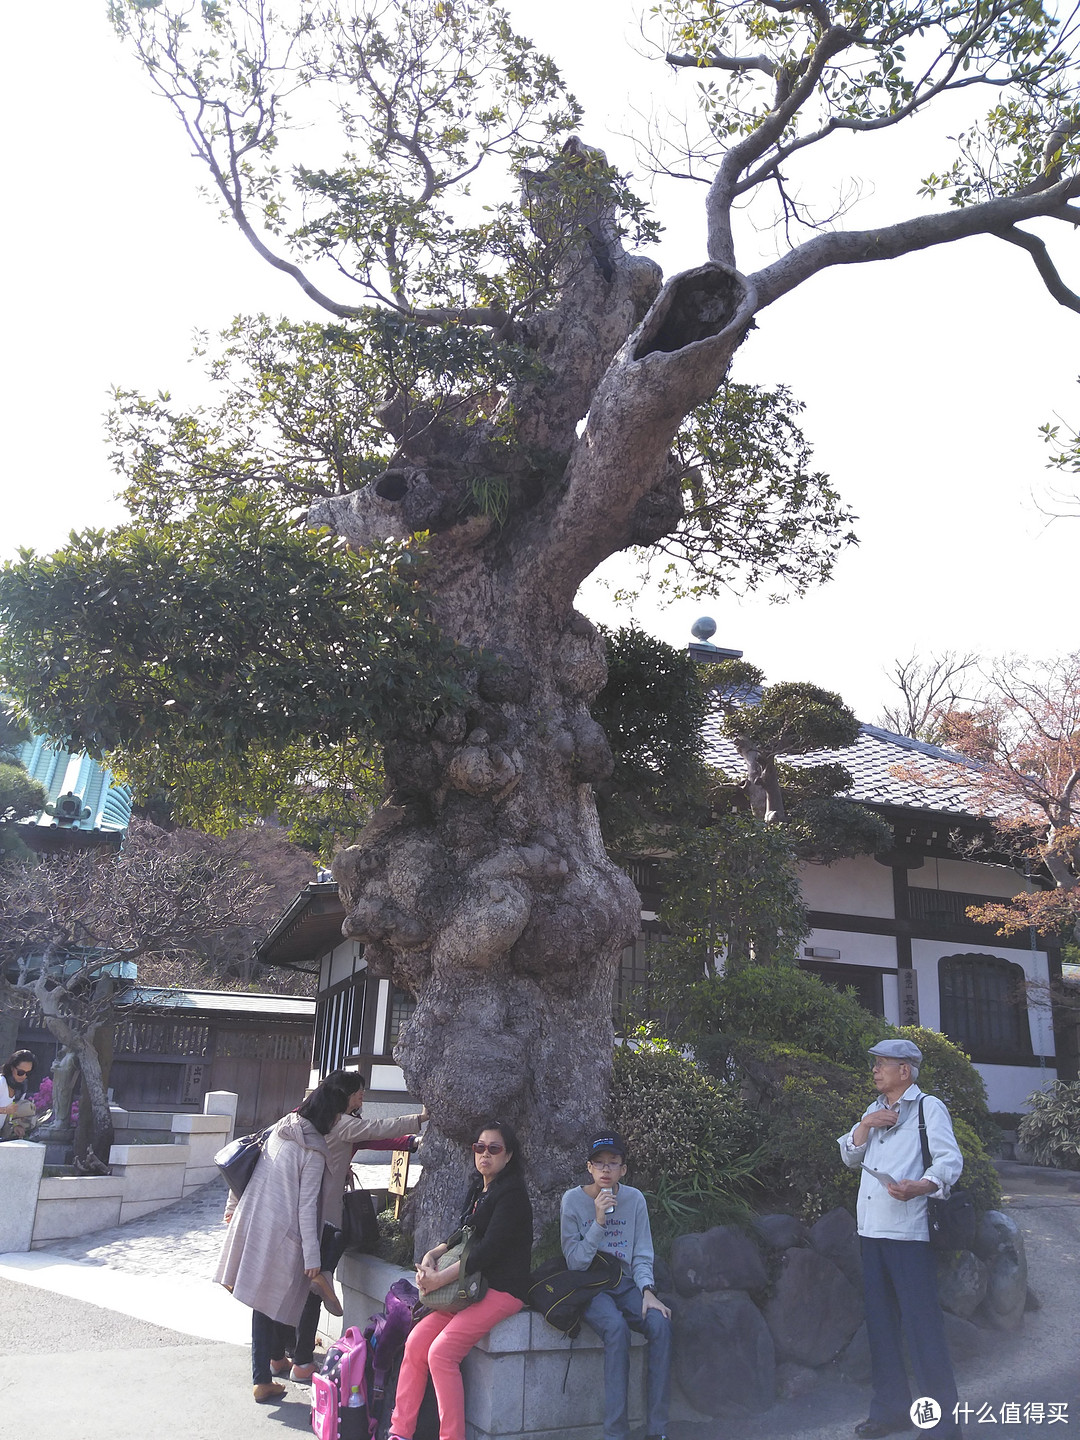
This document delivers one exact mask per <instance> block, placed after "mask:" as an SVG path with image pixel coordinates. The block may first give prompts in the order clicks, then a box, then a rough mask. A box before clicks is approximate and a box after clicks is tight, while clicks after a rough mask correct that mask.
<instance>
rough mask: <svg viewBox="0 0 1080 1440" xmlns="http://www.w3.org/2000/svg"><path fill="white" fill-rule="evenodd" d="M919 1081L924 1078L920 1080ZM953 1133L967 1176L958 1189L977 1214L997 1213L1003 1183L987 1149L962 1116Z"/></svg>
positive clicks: (954, 1122) (963, 1176)
mask: <svg viewBox="0 0 1080 1440" xmlns="http://www.w3.org/2000/svg"><path fill="white" fill-rule="evenodd" d="M919 1079H920V1081H921V1080H922V1076H921V1075H920V1076H919ZM952 1122H953V1133H954V1134H955V1135H956V1143H957V1144H958V1145H959V1146H960V1153H961V1155H963V1157H964V1172H963V1174H962V1175H961V1176H960V1180H959V1182H958V1183H959V1185H960V1187H961V1188H962V1189H964V1190H967V1191H968V1193H969V1194H970V1195H971V1199H972V1202H973V1204H974V1206H975V1209H976V1211H977V1212H978V1214H980V1215H982V1214H983V1213H984V1211H987V1210H997V1209H999V1208H1000V1206H1001V1181H1000V1180H999V1179H998V1173H997V1171H996V1170H995V1169H994V1162H993V1161H992V1160H991V1159H990V1156H989V1155H988V1154H987V1153H986V1147H985V1146H984V1145H983V1143H982V1141H981V1140H980V1139H979V1137H978V1135H976V1133H975V1131H974V1130H973V1129H972V1127H971V1126H970V1125H969V1124H968V1123H967V1121H966V1120H964V1119H962V1118H961V1117H960V1116H959V1115H954V1116H953V1117H952Z"/></svg>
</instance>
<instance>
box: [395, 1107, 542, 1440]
mask: <svg viewBox="0 0 1080 1440" xmlns="http://www.w3.org/2000/svg"><path fill="white" fill-rule="evenodd" d="M472 1148H473V1160H474V1163H475V1165H476V1169H477V1174H476V1175H475V1176H474V1178H473V1182H472V1184H471V1185H470V1187H469V1193H468V1194H467V1195H466V1197H465V1207H464V1209H463V1210H462V1212H461V1224H462V1225H468V1226H469V1227H470V1228H471V1229H472V1232H473V1241H472V1244H471V1245H470V1247H469V1253H468V1255H467V1256H466V1259H465V1271H466V1274H472V1272H473V1271H474V1270H479V1271H480V1273H481V1274H482V1275H483V1276H484V1279H485V1280H486V1281H487V1284H488V1288H487V1293H486V1294H485V1295H484V1298H483V1299H482V1300H478V1301H477V1302H476V1303H475V1304H474V1305H469V1306H468V1307H467V1308H466V1309H464V1310H459V1311H458V1312H457V1314H456V1315H451V1314H447V1313H446V1312H444V1311H434V1312H432V1314H430V1315H425V1316H424V1318H423V1319H422V1320H421V1321H419V1322H418V1323H417V1324H416V1325H415V1326H414V1327H413V1329H412V1332H411V1333H410V1335H409V1338H408V1340H407V1341H406V1344H405V1356H404V1358H403V1360H402V1362H401V1374H400V1375H399V1377H398V1386H397V1401H396V1404H395V1405H394V1414H393V1417H392V1418H391V1421H390V1430H391V1440H412V1435H413V1431H414V1429H415V1427H416V1417H417V1415H418V1414H419V1413H420V1403H421V1401H422V1400H423V1398H424V1391H425V1390H426V1389H427V1377H428V1372H429V1371H430V1372H431V1379H432V1382H433V1384H434V1386H435V1398H436V1399H437V1400H438V1402H439V1440H465V1390H464V1386H463V1385H462V1383H461V1362H462V1360H464V1358H465V1356H466V1355H467V1354H468V1353H469V1351H470V1350H471V1349H472V1347H473V1346H474V1345H475V1344H476V1342H477V1340H479V1339H480V1338H481V1337H482V1336H484V1335H486V1334H487V1333H488V1331H489V1330H491V1329H492V1328H493V1327H494V1326H495V1325H497V1324H498V1323H499V1321H500V1320H505V1319H506V1317H507V1316H508V1315H516V1314H517V1312H518V1311H519V1310H520V1309H521V1308H522V1306H523V1304H524V1303H525V1295H526V1292H527V1290H528V1285H529V1258H530V1254H531V1251H532V1205H531V1204H530V1203H529V1196H528V1192H527V1191H526V1189H525V1181H524V1179H523V1175H522V1171H523V1168H524V1167H523V1165H522V1160H521V1149H520V1146H519V1145H518V1141H517V1136H516V1135H515V1134H514V1132H513V1130H512V1129H511V1128H510V1126H509V1125H504V1124H503V1123H502V1121H500V1120H492V1121H490V1122H489V1123H488V1124H486V1125H484V1127H483V1128H482V1129H481V1131H480V1134H479V1135H478V1136H477V1138H476V1140H475V1142H474V1143H473V1147H472ZM446 1248H447V1247H446V1246H445V1245H436V1246H435V1248H434V1249H433V1250H429V1251H428V1253H427V1254H426V1255H425V1256H424V1258H423V1259H422V1260H421V1261H420V1263H419V1265H417V1267H416V1284H417V1287H418V1289H419V1291H420V1298H421V1299H423V1297H424V1295H425V1293H426V1292H427V1291H429V1290H437V1289H439V1288H440V1287H441V1286H443V1285H449V1284H450V1283H451V1282H452V1281H454V1280H456V1279H457V1277H458V1266H457V1265H456V1264H454V1265H449V1266H447V1268H446V1269H445V1270H437V1269H436V1267H435V1262H436V1261H437V1260H438V1258H439V1256H440V1255H442V1254H443V1252H444V1251H445V1250H446Z"/></svg>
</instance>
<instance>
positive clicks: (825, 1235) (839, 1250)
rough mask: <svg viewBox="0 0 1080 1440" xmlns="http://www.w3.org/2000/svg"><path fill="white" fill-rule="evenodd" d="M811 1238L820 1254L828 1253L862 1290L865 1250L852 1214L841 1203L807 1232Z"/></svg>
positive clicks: (810, 1240) (827, 1257) (828, 1257)
mask: <svg viewBox="0 0 1080 1440" xmlns="http://www.w3.org/2000/svg"><path fill="white" fill-rule="evenodd" d="M806 1238H807V1241H808V1243H809V1244H810V1245H811V1246H812V1248H813V1249H815V1250H816V1251H817V1252H818V1254H819V1255H824V1256H825V1257H826V1259H828V1260H831V1261H832V1262H833V1264H834V1265H835V1266H836V1267H837V1268H838V1269H839V1270H840V1271H841V1272H842V1273H843V1274H844V1275H846V1276H847V1278H848V1279H849V1280H850V1281H851V1283H852V1285H854V1286H855V1288H856V1290H861V1289H862V1250H861V1248H860V1246H859V1234H858V1230H857V1229H856V1225H855V1220H854V1218H853V1217H852V1215H851V1214H850V1213H849V1212H848V1211H847V1210H845V1209H844V1208H843V1206H842V1205H838V1206H837V1207H836V1209H835V1210H830V1211H829V1212H828V1214H827V1215H823V1216H822V1217H821V1219H820V1220H819V1221H818V1222H817V1224H816V1225H814V1226H812V1227H811V1229H810V1231H809V1233H808V1234H807V1237H806Z"/></svg>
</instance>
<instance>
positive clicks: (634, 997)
mask: <svg viewBox="0 0 1080 1440" xmlns="http://www.w3.org/2000/svg"><path fill="white" fill-rule="evenodd" d="M663 934H664V932H663V930H662V928H661V927H660V926H659V925H658V924H656V923H654V922H649V921H646V922H645V923H644V924H643V925H642V927H641V931H640V933H639V934H638V935H637V936H636V937H635V938H634V940H633V942H632V943H631V944H629V945H627V946H626V948H625V949H624V950H623V952H622V959H621V960H620V962H619V968H618V971H617V972H616V975H615V994H614V996H613V997H612V999H613V1004H612V1011H613V1015H614V1020H615V1028H616V1030H618V1031H620V1032H622V1031H625V1030H626V1028H627V1025H628V1024H629V1022H630V1021H631V1020H633V1019H639V1018H641V1017H642V1016H644V1017H646V1018H653V1011H652V994H651V981H650V970H651V967H652V964H653V963H654V961H655V958H656V947H657V944H658V942H659V941H660V940H662V939H663Z"/></svg>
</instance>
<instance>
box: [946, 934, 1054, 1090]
mask: <svg viewBox="0 0 1080 1440" xmlns="http://www.w3.org/2000/svg"><path fill="white" fill-rule="evenodd" d="M1024 978H1025V977H1024V969H1023V966H1022V965H1014V964H1013V963H1012V961H1010V960H1002V959H1000V958H999V957H998V956H996V955H947V956H945V957H944V958H943V959H941V960H939V961H938V990H939V993H940V998H941V1029H942V1031H943V1032H944V1034H946V1035H947V1036H948V1037H949V1039H950V1040H953V1041H955V1042H956V1044H957V1045H959V1046H960V1047H961V1048H962V1049H964V1050H966V1051H967V1052H968V1054H969V1055H970V1056H971V1058H972V1060H981V1061H983V1062H984V1063H995V1062H996V1063H998V1064H1017V1063H1020V1064H1023V1063H1024V1062H1025V1061H1027V1060H1029V1059H1030V1058H1031V1054H1032V1050H1031V1029H1030V1027H1029V1025H1028V1010H1027V992H1026V990H1025V988H1024Z"/></svg>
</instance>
